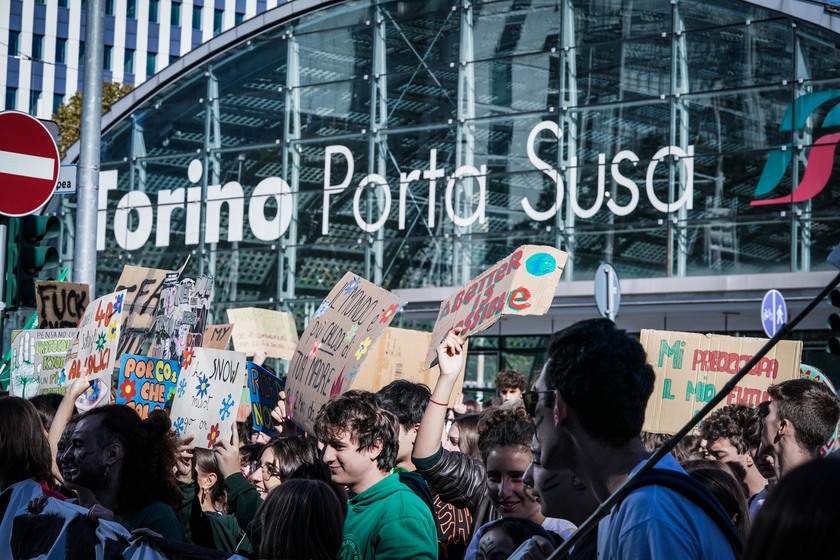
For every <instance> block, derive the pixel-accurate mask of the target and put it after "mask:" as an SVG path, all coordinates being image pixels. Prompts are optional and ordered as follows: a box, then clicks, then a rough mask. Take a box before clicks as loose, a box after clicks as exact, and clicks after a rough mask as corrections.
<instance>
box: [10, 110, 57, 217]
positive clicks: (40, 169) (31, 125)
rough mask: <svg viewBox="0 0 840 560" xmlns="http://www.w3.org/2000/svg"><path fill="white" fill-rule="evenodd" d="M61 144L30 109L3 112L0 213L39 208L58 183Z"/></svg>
mask: <svg viewBox="0 0 840 560" xmlns="http://www.w3.org/2000/svg"><path fill="white" fill-rule="evenodd" d="M58 171H59V158H58V146H56V145H55V140H53V137H52V135H51V134H50V132H49V131H48V130H47V128H46V127H45V126H44V125H43V124H41V121H39V120H38V119H36V118H35V117H31V116H29V115H27V114H26V113H19V112H17V111H4V112H2V113H0V214H5V215H6V216H13V217H16V216H27V215H29V214H32V213H34V212H35V211H37V210H39V209H40V208H41V207H42V206H43V205H44V204H46V203H47V201H48V200H49V199H50V197H51V196H52V195H53V192H55V185H56V183H58Z"/></svg>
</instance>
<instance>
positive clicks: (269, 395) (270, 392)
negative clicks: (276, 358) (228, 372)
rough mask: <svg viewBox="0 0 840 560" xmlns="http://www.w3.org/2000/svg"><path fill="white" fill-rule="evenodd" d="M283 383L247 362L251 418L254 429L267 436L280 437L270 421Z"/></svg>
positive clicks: (283, 385) (269, 373)
mask: <svg viewBox="0 0 840 560" xmlns="http://www.w3.org/2000/svg"><path fill="white" fill-rule="evenodd" d="M284 387H285V383H283V381H282V380H281V379H280V378H279V377H277V376H276V375H272V374H271V372H269V371H268V370H266V369H264V368H261V367H260V366H258V365H257V364H254V363H252V362H248V392H249V394H250V397H251V418H252V419H253V420H254V429H255V430H256V431H258V432H262V433H264V434H267V435H269V436H277V435H280V434H279V433H278V432H277V430H275V429H274V423H273V422H272V420H271V411H272V410H273V409H274V407H275V406H277V401H278V400H280V391H282V390H283V388H284Z"/></svg>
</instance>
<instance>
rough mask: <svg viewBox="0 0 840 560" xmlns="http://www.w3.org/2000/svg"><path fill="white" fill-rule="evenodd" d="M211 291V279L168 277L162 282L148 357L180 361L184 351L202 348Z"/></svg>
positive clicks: (207, 277)
mask: <svg viewBox="0 0 840 560" xmlns="http://www.w3.org/2000/svg"><path fill="white" fill-rule="evenodd" d="M213 292H214V283H213V278H212V277H211V276H199V277H198V279H197V280H191V279H189V278H186V279H183V280H180V281H178V280H174V279H172V278H171V277H170V279H167V280H166V281H164V285H163V289H162V290H161V294H160V303H159V304H158V310H157V313H156V315H155V326H154V340H153V342H152V348H151V349H150V351H149V355H150V356H151V357H153V358H163V359H164V360H180V359H182V357H183V355H184V351H185V350H186V349H187V348H193V347H199V346H203V344H204V330H205V327H206V326H207V313H208V312H209V311H210V304H211V303H212V301H213Z"/></svg>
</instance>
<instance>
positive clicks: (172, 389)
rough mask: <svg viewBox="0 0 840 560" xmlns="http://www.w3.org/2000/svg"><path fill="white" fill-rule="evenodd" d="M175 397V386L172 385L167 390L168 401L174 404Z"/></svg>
mask: <svg viewBox="0 0 840 560" xmlns="http://www.w3.org/2000/svg"><path fill="white" fill-rule="evenodd" d="M174 398H175V387H170V388H169V390H168V391H166V402H168V403H170V404H172V399H174Z"/></svg>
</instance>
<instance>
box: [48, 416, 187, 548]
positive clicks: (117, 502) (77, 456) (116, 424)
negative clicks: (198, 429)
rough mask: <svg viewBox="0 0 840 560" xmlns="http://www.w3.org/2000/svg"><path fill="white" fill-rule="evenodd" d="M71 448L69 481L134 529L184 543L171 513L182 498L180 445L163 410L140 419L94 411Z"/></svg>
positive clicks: (65, 458) (83, 418) (65, 459)
mask: <svg viewBox="0 0 840 560" xmlns="http://www.w3.org/2000/svg"><path fill="white" fill-rule="evenodd" d="M70 443H71V445H70V447H69V448H68V449H67V450H66V451H65V452H64V454H63V455H62V457H61V458H60V460H61V461H62V463H64V464H65V469H64V474H65V479H66V480H67V481H68V482H70V483H72V484H74V485H77V486H82V487H84V488H87V489H88V490H90V491H91V492H92V493H93V495H94V497H95V498H96V501H97V502H98V503H100V504H101V505H102V506H103V507H105V508H108V509H110V510H111V511H113V512H114V514H115V520H116V521H117V522H118V523H120V524H121V525H123V526H124V527H126V528H127V529H129V530H135V529H141V528H145V529H149V530H151V531H154V532H156V533H159V534H160V535H162V536H163V537H165V538H168V539H174V540H179V541H184V540H185V536H184V531H183V528H182V527H181V523H180V522H179V521H178V518H177V517H176V516H175V513H174V511H173V509H172V508H173V507H178V506H180V504H181V498H182V494H181V491H180V489H179V488H178V485H177V482H176V481H175V449H176V448H177V447H178V441H177V436H176V435H175V433H174V432H172V431H170V422H169V418H168V417H167V416H166V414H165V413H164V412H163V411H152V413H150V414H149V417H148V418H147V419H146V420H140V416H138V415H137V413H136V412H135V411H134V410H132V409H131V408H129V407H127V406H123V405H118V404H112V405H106V406H103V407H99V408H94V409H92V410H89V411H88V412H86V413H85V414H83V415H82V416H81V418H80V419H79V422H78V424H76V429H75V430H74V431H73V436H72V438H71V440H70Z"/></svg>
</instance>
